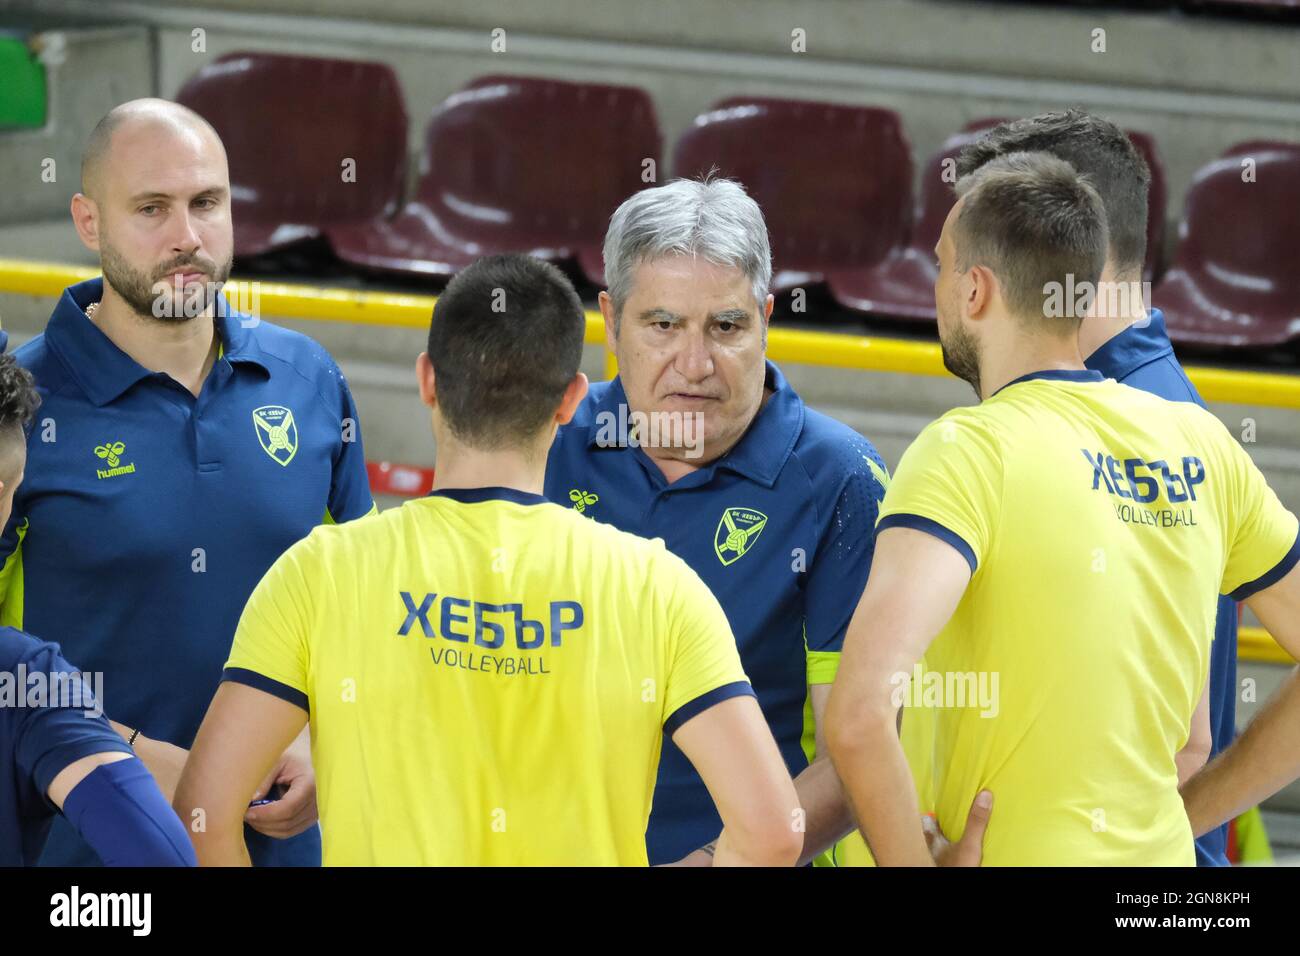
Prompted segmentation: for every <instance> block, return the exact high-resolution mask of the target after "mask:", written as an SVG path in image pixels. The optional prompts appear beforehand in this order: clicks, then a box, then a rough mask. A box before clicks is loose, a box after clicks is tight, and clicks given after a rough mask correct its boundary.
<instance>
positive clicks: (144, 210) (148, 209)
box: [140, 206, 158, 216]
mask: <svg viewBox="0 0 1300 956" xmlns="http://www.w3.org/2000/svg"><path fill="white" fill-rule="evenodd" d="M157 210H158V207H157V206H143V207H141V209H140V211H141V212H142V213H144V214H145V215H146V216H152V215H153V214H154V213H155V212H157Z"/></svg>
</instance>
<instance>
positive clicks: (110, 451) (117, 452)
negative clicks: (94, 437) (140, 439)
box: [95, 441, 135, 478]
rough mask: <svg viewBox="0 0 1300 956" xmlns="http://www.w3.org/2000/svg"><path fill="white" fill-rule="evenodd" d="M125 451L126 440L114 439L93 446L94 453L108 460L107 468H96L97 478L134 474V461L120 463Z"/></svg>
mask: <svg viewBox="0 0 1300 956" xmlns="http://www.w3.org/2000/svg"><path fill="white" fill-rule="evenodd" d="M125 451H126V442H120V441H114V442H105V443H104V444H102V445H96V446H95V454H96V455H98V456H99V457H100V458H103V459H104V460H105V461H106V462H108V467H107V468H96V469H95V475H96V476H97V477H99V478H114V477H116V476H118V475H134V474H135V462H131V463H130V464H129V465H123V464H122V453H123V452H125Z"/></svg>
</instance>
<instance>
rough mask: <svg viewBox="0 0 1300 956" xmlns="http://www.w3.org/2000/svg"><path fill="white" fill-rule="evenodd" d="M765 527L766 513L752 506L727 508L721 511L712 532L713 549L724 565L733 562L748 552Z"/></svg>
mask: <svg viewBox="0 0 1300 956" xmlns="http://www.w3.org/2000/svg"><path fill="white" fill-rule="evenodd" d="M765 527H767V515H765V514H763V512H761V511H755V510H754V509H752V508H728V509H727V510H726V511H724V512H722V520H720V521H719V522H718V530H717V531H715V532H714V533H713V550H714V552H715V553H716V554H717V555H718V560H719V561H721V562H722V563H723V564H724V565H727V564H734V563H735V562H737V561H739V560H740V559H741V558H743V557H744V556H745V555H746V554H748V553H749V549H750V548H752V547H753V546H754V542H755V541H757V540H758V536H759V535H760V534H762V533H763V529H764V528H765Z"/></svg>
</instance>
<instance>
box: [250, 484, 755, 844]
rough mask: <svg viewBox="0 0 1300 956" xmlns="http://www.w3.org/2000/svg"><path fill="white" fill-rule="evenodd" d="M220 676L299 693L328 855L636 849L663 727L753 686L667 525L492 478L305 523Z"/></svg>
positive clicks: (265, 583) (257, 596) (256, 598)
mask: <svg viewBox="0 0 1300 956" xmlns="http://www.w3.org/2000/svg"><path fill="white" fill-rule="evenodd" d="M225 679H229V680H237V681H241V682H244V683H248V684H250V685H252V686H255V687H260V688H261V689H263V690H266V691H268V692H270V693H274V694H277V695H279V696H281V697H283V698H285V699H287V700H291V701H293V702H294V703H297V704H299V706H303V707H305V708H307V709H308V711H309V714H310V721H311V735H312V758H313V762H314V764H315V768H316V780H317V788H318V793H317V800H318V803H319V807H320V820H321V831H322V836H323V852H324V862H325V863H326V864H327V865H338V864H342V865H365V864H378V865H408V864H409V865H442V864H449V865H451V864H464V865H497V864H501V865H555V864H575V865H614V864H618V865H634V864H639V865H645V863H646V849H645V830H646V822H647V820H648V818H649V814H650V803H651V796H652V792H653V788H654V782H655V773H656V768H657V766H658V762H659V751H660V745H661V741H662V737H663V734H664V733H665V732H668V733H669V734H671V733H672V732H673V731H674V730H675V729H676V728H677V727H678V726H680V725H681V724H682V723H683V722H685V721H686V720H688V719H690V718H691V717H693V716H695V715H696V714H698V713H699V712H701V711H702V710H704V709H706V708H708V707H710V706H712V705H713V704H714V703H717V702H718V701H720V700H724V699H727V698H728V697H732V696H737V695H741V694H751V693H752V690H751V689H750V686H749V683H748V681H747V680H746V678H745V675H744V672H743V671H742V669H741V665H740V658H739V655H738V653H737V651H736V645H735V639H734V638H733V636H732V633H731V630H730V628H729V627H728V624H727V619H726V616H725V615H724V614H723V611H722V608H721V607H720V606H719V605H718V602H717V600H716V599H715V598H714V597H713V595H712V594H711V593H710V591H709V589H708V588H707V587H706V586H705V585H704V584H703V582H702V581H700V579H699V577H698V576H697V575H696V574H695V573H694V572H693V571H691V570H690V568H688V567H687V565H686V564H685V563H684V562H683V561H682V560H681V559H680V558H677V557H676V556H674V555H673V554H671V553H670V552H668V551H667V550H666V549H665V548H664V545H663V542H662V541H660V540H657V539H656V540H647V539H643V538H638V537H635V536H633V535H630V534H625V533H623V532H620V531H617V530H615V529H614V528H612V527H610V526H609V525H606V524H602V523H598V522H595V521H592V520H590V519H588V518H584V517H582V516H580V515H578V514H577V513H575V512H573V511H571V510H569V509H565V508H561V507H559V506H558V505H554V504H549V503H547V502H546V500H545V499H544V498H542V497H540V496H537V495H530V494H524V493H522V492H518V491H514V490H512V489H504V488H482V489H471V490H447V491H441V492H435V493H434V494H433V495H431V496H429V497H427V498H423V499H419V500H416V501H410V502H407V503H406V504H404V505H403V506H402V507H400V508H395V509H392V510H390V511H387V512H384V513H382V514H379V515H376V516H373V517H369V518H364V519H361V520H359V521H353V522H349V523H347V524H344V525H337V526H322V527H319V528H317V529H315V530H314V531H313V532H312V533H311V534H310V535H308V537H307V538H305V539H303V540H302V541H300V542H299V543H298V544H296V545H294V546H293V547H292V548H290V549H289V550H288V551H287V552H286V553H285V555H284V556H283V557H282V558H281V559H280V560H279V561H277V562H276V563H275V565H274V566H273V567H272V568H271V570H270V571H269V572H268V573H267V575H266V577H265V578H264V579H263V580H262V582H261V583H260V584H259V585H258V587H257V590H256V591H255V592H254V594H253V596H252V598H251V599H250V600H249V603H248V606H247V607H246V608H245V610H244V614H243V617H242V618H241V620H240V622H239V628H238V631H237V633H236V635H235V642H234V648H233V650H232V652H231V656H230V661H229V662H228V664H227V669H226V672H225Z"/></svg>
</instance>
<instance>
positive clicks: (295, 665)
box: [221, 535, 329, 710]
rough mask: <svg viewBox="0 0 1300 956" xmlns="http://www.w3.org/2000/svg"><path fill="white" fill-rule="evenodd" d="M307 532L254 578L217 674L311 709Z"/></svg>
mask: <svg viewBox="0 0 1300 956" xmlns="http://www.w3.org/2000/svg"><path fill="white" fill-rule="evenodd" d="M312 544H313V541H312V536H311V535H309V536H308V537H307V538H304V539H303V540H302V541H299V542H298V543H297V544H295V545H293V546H292V547H291V548H289V550H288V551H286V552H285V553H284V554H282V555H281V556H280V558H279V559H278V560H277V561H276V562H275V564H273V565H271V569H270V570H269V571H267V572H266V575H265V576H264V577H263V578H262V580H261V581H260V582H258V585H257V587H256V588H255V589H254V590H253V595H252V597H250V598H249V599H248V604H247V605H245V607H244V613H243V614H242V615H241V616H240V618H239V625H238V627H236V629H235V640H234V645H233V647H232V648H231V650H230V659H229V660H227V661H226V667H225V670H224V671H223V672H222V675H221V679H222V680H229V681H234V682H236V683H240V684H246V685H248V686H250V687H256V688H257V689H258V690H262V691H266V692H267V693H268V694H272V695H274V696H276V697H279V698H280V699H282V700H286V701H288V702H289V703H291V704H295V705H297V706H298V707H301V708H302V709H303V710H310V707H309V703H308V698H309V694H308V687H307V664H308V644H309V641H310V637H311V630H312V621H313V620H314V619H315V614H314V613H313V607H314V595H313V593H312V588H311V587H310V586H309V584H308V580H309V579H311V580H318V581H328V580H329V578H328V577H327V576H325V575H324V573H323V572H322V573H320V574H317V575H314V576H312V577H311V578H309V575H308V573H307V569H306V568H305V567H304V565H307V564H311V563H312V559H313V553H312Z"/></svg>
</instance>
